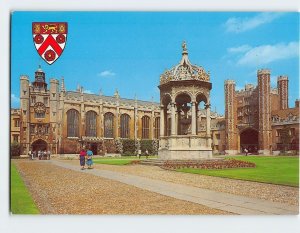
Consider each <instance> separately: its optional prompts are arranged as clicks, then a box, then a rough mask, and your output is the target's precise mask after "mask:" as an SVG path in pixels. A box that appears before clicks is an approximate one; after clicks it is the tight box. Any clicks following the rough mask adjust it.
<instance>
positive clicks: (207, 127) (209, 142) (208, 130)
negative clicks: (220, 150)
mask: <svg viewBox="0 0 300 233" xmlns="http://www.w3.org/2000/svg"><path fill="white" fill-rule="evenodd" d="M205 109H206V137H207V147H208V148H209V149H210V148H211V131H210V104H206V105H205Z"/></svg>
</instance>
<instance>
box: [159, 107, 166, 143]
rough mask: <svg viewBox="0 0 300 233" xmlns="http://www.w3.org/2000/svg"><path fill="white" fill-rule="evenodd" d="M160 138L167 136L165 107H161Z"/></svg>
mask: <svg viewBox="0 0 300 233" xmlns="http://www.w3.org/2000/svg"><path fill="white" fill-rule="evenodd" d="M159 123H160V126H159V127H160V136H161V137H163V136H165V109H164V106H163V105H161V106H160V122H159Z"/></svg>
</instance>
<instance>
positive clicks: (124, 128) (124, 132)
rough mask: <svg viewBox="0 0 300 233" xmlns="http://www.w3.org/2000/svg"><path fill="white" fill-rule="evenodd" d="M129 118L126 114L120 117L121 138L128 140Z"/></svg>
mask: <svg viewBox="0 0 300 233" xmlns="http://www.w3.org/2000/svg"><path fill="white" fill-rule="evenodd" d="M129 121H130V116H129V115H128V114H122V115H121V132H120V136H121V138H129V136H130V128H129Z"/></svg>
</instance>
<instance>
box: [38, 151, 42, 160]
mask: <svg viewBox="0 0 300 233" xmlns="http://www.w3.org/2000/svg"><path fill="white" fill-rule="evenodd" d="M41 157H42V151H41V150H38V158H39V160H40V159H41Z"/></svg>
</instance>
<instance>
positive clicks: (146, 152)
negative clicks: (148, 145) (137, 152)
mask: <svg viewBox="0 0 300 233" xmlns="http://www.w3.org/2000/svg"><path fill="white" fill-rule="evenodd" d="M145 154H146V159H148V156H149V152H148V150H147V149H146V151H145Z"/></svg>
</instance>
